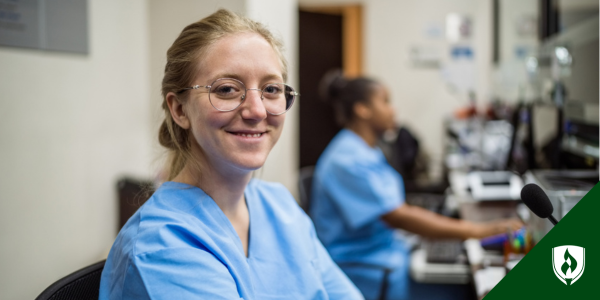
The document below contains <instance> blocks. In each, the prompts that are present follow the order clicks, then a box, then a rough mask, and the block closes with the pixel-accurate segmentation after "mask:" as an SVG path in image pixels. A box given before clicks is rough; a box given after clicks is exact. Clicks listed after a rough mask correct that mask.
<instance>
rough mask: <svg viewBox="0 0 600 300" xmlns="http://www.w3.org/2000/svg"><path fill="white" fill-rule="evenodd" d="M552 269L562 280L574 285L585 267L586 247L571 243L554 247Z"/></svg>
mask: <svg viewBox="0 0 600 300" xmlns="http://www.w3.org/2000/svg"><path fill="white" fill-rule="evenodd" d="M552 269H554V275H556V277H558V279H560V281H562V282H563V283H564V284H566V285H573V283H575V281H577V280H578V279H579V277H581V275H582V274H583V270H584V269H585V249H584V248H583V247H579V246H570V245H568V246H559V247H554V248H552Z"/></svg>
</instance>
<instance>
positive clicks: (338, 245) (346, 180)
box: [310, 129, 409, 299]
mask: <svg viewBox="0 0 600 300" xmlns="http://www.w3.org/2000/svg"><path fill="white" fill-rule="evenodd" d="M403 203H404V183H403V181H402V177H401V176H400V174H398V172H396V171H395V170H394V169H393V168H392V167H391V166H390V165H389V164H388V163H387V160H386V159H385V156H384V155H383V152H382V151H381V150H380V149H379V148H372V147H370V146H369V145H368V144H367V143H366V142H365V141H364V140H363V139H362V138H361V137H359V136H358V135H356V134H355V133H354V132H352V131H350V130H348V129H343V130H342V131H340V132H339V133H338V134H337V135H336V136H335V138H334V139H333V140H332V141H331V143H330V144H329V145H328V146H327V148H326V149H325V151H324V152H323V154H322V155H321V157H320V158H319V161H318V162H317V166H316V169H315V175H314V180H313V186H312V200H311V209H310V213H311V217H312V219H313V221H314V223H315V228H316V230H317V233H318V236H319V238H320V239H321V241H322V242H323V245H324V246H325V247H326V248H327V250H328V251H329V254H330V255H331V257H332V258H333V260H334V261H335V262H337V263H339V264H340V266H341V267H342V269H343V270H344V271H345V272H346V273H347V274H348V276H349V277H350V279H352V281H354V283H355V284H356V286H357V287H358V288H359V289H360V290H361V291H362V292H363V294H364V295H365V297H366V298H367V299H376V298H378V297H379V292H380V287H381V285H382V278H383V269H378V268H363V267H360V266H351V267H345V266H348V265H350V263H360V264H368V265H374V266H380V267H386V268H390V269H392V270H394V272H393V273H392V274H391V275H390V278H389V280H390V285H389V289H388V296H389V299H407V297H408V293H409V291H408V289H409V278H408V263H409V262H408V255H409V254H408V251H407V249H406V247H405V246H404V243H403V242H402V240H401V239H400V238H399V237H397V234H396V233H395V231H394V230H393V229H392V228H390V227H389V226H388V225H387V224H385V223H384V222H383V221H382V220H381V216H382V215H384V214H386V213H388V212H390V211H392V210H394V209H396V208H398V207H400V206H401V205H402V204H403Z"/></svg>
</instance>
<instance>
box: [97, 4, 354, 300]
mask: <svg viewBox="0 0 600 300" xmlns="http://www.w3.org/2000/svg"><path fill="white" fill-rule="evenodd" d="M281 46H282V45H281V43H280V42H279V41H278V40H277V39H275V38H274V37H273V35H272V34H271V33H270V32H269V31H268V30H267V29H266V28H265V27H264V26H263V25H261V24H260V23H256V22H254V21H252V20H249V19H246V18H243V17H240V16H238V15H236V14H233V13H231V12H229V11H226V10H219V11H217V12H216V13H214V14H212V15H211V16H209V17H207V18H205V19H203V20H200V21H198V22H196V23H193V24H191V25H189V26H187V27H186V28H185V29H184V30H183V31H182V32H181V34H180V35H179V37H178V38H177V39H176V40H175V42H174V43H173V45H172V46H171V48H170V49H169V50H168V52H167V65H166V67H165V75H164V78H163V82H162V94H163V97H164V101H163V105H162V107H163V109H164V111H165V119H164V122H163V124H162V126H161V128H160V131H159V140H160V143H161V144H162V145H163V146H165V147H166V148H167V149H168V150H169V152H170V175H169V181H167V182H165V183H164V184H162V186H160V188H159V189H158V190H157V191H156V192H155V193H154V195H153V196H152V197H151V198H150V199H149V200H148V201H147V202H146V203H145V204H144V205H143V206H142V207H141V208H140V209H139V210H138V211H137V212H136V213H135V214H134V215H133V216H132V217H131V218H130V219H129V221H128V222H127V223H126V224H125V226H124V227H123V229H122V230H121V232H120V233H119V235H118V236H117V238H116V240H115V243H114V245H113V247H112V249H111V251H110V254H109V256H108V259H107V261H106V265H105V267H104V270H103V273H102V280H101V286H100V299H246V300H250V299H261V300H262V299H363V297H362V295H360V292H359V291H358V290H357V289H356V287H355V286H354V285H353V284H352V283H351V281H350V280H349V279H348V278H347V277H346V275H344V273H343V272H342V271H341V270H340V269H339V268H338V267H337V266H336V265H335V263H333V261H332V260H331V258H330V256H329V255H328V253H327V251H326V250H325V248H324V247H323V245H322V244H321V243H320V242H319V240H318V239H317V237H316V233H315V230H314V227H313V225H312V223H311V221H310V220H309V219H308V217H307V216H306V214H304V213H303V212H302V210H301V209H300V208H299V206H298V205H297V204H296V202H295V200H294V199H293V197H292V196H291V195H290V193H289V192H288V191H287V190H286V189H285V188H284V187H283V186H282V185H281V184H276V183H267V182H263V181H260V180H256V179H252V178H251V177H252V171H254V170H256V169H258V168H260V167H261V166H262V165H263V164H264V162H265V160H266V159H267V155H268V154H269V152H270V151H271V149H272V147H273V146H274V145H275V143H276V142H277V140H278V139H279V136H280V135H281V131H282V128H283V123H284V120H285V112H286V111H287V110H288V109H290V107H291V105H292V104H293V102H294V98H295V97H296V96H297V93H296V92H295V91H294V89H293V88H292V87H290V86H287V85H285V84H284V82H285V81H286V79H287V68H286V61H285V59H284V57H283V55H282V53H281Z"/></svg>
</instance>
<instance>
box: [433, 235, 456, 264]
mask: <svg viewBox="0 0 600 300" xmlns="http://www.w3.org/2000/svg"><path fill="white" fill-rule="evenodd" d="M424 248H425V251H426V252H427V262H428V263H438V264H439V263H442V264H454V263H461V261H462V260H464V259H465V255H464V249H463V244H462V242H461V241H457V240H440V241H428V242H424Z"/></svg>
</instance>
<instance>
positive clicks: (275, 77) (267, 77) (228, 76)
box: [209, 73, 283, 84]
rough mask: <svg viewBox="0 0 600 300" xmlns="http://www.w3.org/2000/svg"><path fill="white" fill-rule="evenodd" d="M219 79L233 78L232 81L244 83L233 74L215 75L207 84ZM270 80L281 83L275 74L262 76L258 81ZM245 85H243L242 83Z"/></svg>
mask: <svg viewBox="0 0 600 300" xmlns="http://www.w3.org/2000/svg"><path fill="white" fill-rule="evenodd" d="M220 78H233V79H237V80H239V81H241V82H244V81H243V80H242V78H241V76H239V75H237V74H233V73H220V74H217V75H215V76H213V77H212V79H211V80H212V81H211V82H210V83H209V84H212V82H214V81H215V80H217V79H220ZM270 80H274V81H277V83H283V78H281V75H277V74H268V75H266V76H263V77H262V78H261V79H260V81H270ZM244 84H245V83H244Z"/></svg>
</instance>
